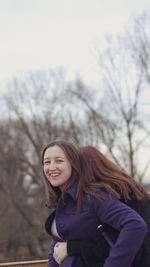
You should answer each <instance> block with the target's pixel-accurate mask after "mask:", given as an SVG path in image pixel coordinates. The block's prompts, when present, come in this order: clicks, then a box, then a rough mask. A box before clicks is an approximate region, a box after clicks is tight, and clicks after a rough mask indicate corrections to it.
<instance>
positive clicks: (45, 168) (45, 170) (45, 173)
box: [43, 167, 48, 175]
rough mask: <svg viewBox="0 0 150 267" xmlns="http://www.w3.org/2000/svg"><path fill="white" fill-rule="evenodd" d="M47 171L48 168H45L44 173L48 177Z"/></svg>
mask: <svg viewBox="0 0 150 267" xmlns="http://www.w3.org/2000/svg"><path fill="white" fill-rule="evenodd" d="M47 169H48V168H46V167H44V168H43V172H44V174H45V175H46V172H47Z"/></svg>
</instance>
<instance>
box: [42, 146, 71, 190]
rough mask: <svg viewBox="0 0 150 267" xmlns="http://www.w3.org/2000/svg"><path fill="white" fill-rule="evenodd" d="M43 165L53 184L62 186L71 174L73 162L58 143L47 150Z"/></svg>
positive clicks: (47, 176)
mask: <svg viewBox="0 0 150 267" xmlns="http://www.w3.org/2000/svg"><path fill="white" fill-rule="evenodd" d="M43 166H44V167H43V169H44V174H45V176H46V178H47V179H48V181H49V182H50V183H51V185H52V186H58V187H59V188H61V187H62V186H63V184H64V183H66V182H67V181H68V180H69V178H70V176H71V172H72V167H71V164H70V162H69V160H68V159H67V156H66V155H65V153H64V151H63V150H62V148H60V147H59V146H57V145H55V146H53V147H49V148H48V149H47V150H46V151H45V154H44V159H43Z"/></svg>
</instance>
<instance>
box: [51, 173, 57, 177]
mask: <svg viewBox="0 0 150 267" xmlns="http://www.w3.org/2000/svg"><path fill="white" fill-rule="evenodd" d="M58 175H59V173H51V174H50V177H51V178H55V177H57V176H58Z"/></svg>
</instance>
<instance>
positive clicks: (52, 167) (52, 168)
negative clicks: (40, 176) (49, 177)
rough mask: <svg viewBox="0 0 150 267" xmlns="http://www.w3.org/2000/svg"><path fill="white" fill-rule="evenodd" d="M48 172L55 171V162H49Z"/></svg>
mask: <svg viewBox="0 0 150 267" xmlns="http://www.w3.org/2000/svg"><path fill="white" fill-rule="evenodd" d="M48 167H49V170H50V171H53V170H55V169H56V165H55V162H50V164H49V166H48Z"/></svg>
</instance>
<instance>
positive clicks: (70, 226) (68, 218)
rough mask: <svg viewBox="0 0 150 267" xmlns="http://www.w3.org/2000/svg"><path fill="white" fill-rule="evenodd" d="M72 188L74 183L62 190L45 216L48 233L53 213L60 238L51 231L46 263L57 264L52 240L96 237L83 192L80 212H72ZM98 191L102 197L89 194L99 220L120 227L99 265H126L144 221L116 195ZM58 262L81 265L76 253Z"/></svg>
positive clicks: (142, 232)
mask: <svg viewBox="0 0 150 267" xmlns="http://www.w3.org/2000/svg"><path fill="white" fill-rule="evenodd" d="M76 191H77V185H76V184H75V185H73V186H72V187H71V188H70V189H69V190H67V192H66V193H65V196H64V202H63V201H62V199H59V201H58V206H57V209H56V210H53V211H52V213H51V214H50V215H49V217H48V218H47V220H46V223H45V229H46V232H47V233H48V234H49V235H51V223H52V221H53V219H54V217H55V219H56V228H57V231H58V234H59V235H60V237H61V238H62V239H59V238H56V237H54V236H52V235H51V236H52V243H51V248H50V252H49V261H48V265H47V267H58V266H59V265H58V264H57V263H56V261H55V260H54V258H53V250H54V245H55V244H56V242H58V241H59V242H61V241H67V240H73V239H82V238H83V239H87V238H95V239H96V238H97V230H96V224H95V221H94V218H93V216H92V214H91V211H90V208H89V204H88V200H87V196H86V195H85V196H84V199H83V205H82V208H81V210H80V212H79V213H76V204H77V200H76ZM100 193H101V195H103V196H104V197H105V199H104V200H102V201H100V200H98V199H96V198H94V197H91V199H92V203H93V207H94V208H95V210H96V212H97V215H98V216H99V219H100V221H101V222H102V223H106V224H109V225H111V226H113V227H114V228H115V229H117V230H118V231H120V234H119V237H118V239H117V241H116V243H115V244H114V246H113V247H112V248H111V250H110V253H109V257H108V258H107V259H106V261H105V264H104V265H103V267H120V266H121V267H130V266H131V263H132V261H133V259H134V257H135V255H136V253H137V251H138V249H139V248H140V246H141V244H142V242H143V240H144V237H145V235H146V234H147V226H146V223H145V221H144V220H143V219H142V218H141V216H139V214H138V213H136V212H135V211H134V210H133V209H131V208H130V207H128V206H127V205H125V204H124V203H122V202H121V201H119V200H118V199H116V198H114V197H111V196H109V195H108V194H107V193H104V192H102V191H101V192H100ZM61 266H62V267H83V265H82V262H81V260H80V257H78V256H68V257H67V258H66V259H65V261H64V262H63V264H62V265H61Z"/></svg>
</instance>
